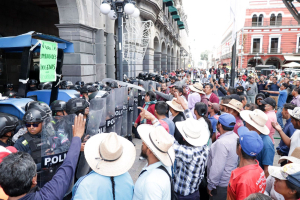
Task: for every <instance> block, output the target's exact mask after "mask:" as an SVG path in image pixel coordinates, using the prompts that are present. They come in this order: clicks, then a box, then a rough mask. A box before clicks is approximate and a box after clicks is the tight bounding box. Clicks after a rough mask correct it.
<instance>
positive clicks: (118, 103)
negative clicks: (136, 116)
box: [114, 87, 125, 135]
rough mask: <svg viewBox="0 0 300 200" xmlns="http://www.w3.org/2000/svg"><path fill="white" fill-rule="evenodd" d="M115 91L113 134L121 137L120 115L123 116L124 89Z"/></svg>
mask: <svg viewBox="0 0 300 200" xmlns="http://www.w3.org/2000/svg"><path fill="white" fill-rule="evenodd" d="M114 91H115V132H116V133H117V134H118V135H121V128H122V115H123V101H124V93H125V88H124V87H121V88H116V89H114Z"/></svg>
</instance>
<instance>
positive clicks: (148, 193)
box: [133, 109, 175, 200]
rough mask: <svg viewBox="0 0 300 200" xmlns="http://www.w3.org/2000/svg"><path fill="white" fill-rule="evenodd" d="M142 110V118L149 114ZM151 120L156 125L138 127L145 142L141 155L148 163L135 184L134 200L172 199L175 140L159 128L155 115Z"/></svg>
mask: <svg viewBox="0 0 300 200" xmlns="http://www.w3.org/2000/svg"><path fill="white" fill-rule="evenodd" d="M141 110H142V112H141V116H143V117H145V113H148V114H149V112H148V111H146V110H144V109H141ZM150 115H152V114H151V113H150ZM145 118H146V119H148V118H147V117H145ZM149 119H152V122H153V123H154V124H155V125H148V124H143V125H140V126H139V127H138V133H139V135H140V137H141V139H142V140H143V144H142V154H141V155H142V156H144V157H145V158H146V159H147V161H148V163H147V165H146V166H145V167H144V168H143V170H142V172H141V173H140V175H139V178H138V179H137V181H136V183H135V187H134V196H133V200H138V199H140V200H145V199H149V200H150V199H155V200H156V199H157V200H164V199H171V193H172V191H171V174H172V172H171V166H172V165H173V163H174V160H175V152H174V148H173V146H172V145H173V143H174V138H173V137H172V136H171V135H170V134H169V133H168V132H167V131H166V130H165V129H164V128H163V127H162V126H160V125H158V126H157V124H156V123H158V124H159V122H158V120H157V119H156V118H155V117H154V116H153V115H152V118H149Z"/></svg>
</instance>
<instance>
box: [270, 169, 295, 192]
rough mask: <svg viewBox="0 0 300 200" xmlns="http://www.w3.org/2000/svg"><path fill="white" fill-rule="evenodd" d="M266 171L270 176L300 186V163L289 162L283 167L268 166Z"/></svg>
mask: <svg viewBox="0 0 300 200" xmlns="http://www.w3.org/2000/svg"><path fill="white" fill-rule="evenodd" d="M268 171H269V173H270V175H271V176H273V177H275V178H278V179H280V180H286V181H289V182H290V183H292V184H294V185H295V186H297V187H300V164H296V163H290V164H286V165H284V166H283V167H275V166H269V168H268Z"/></svg>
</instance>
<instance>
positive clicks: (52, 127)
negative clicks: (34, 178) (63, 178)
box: [37, 115, 75, 187]
mask: <svg viewBox="0 0 300 200" xmlns="http://www.w3.org/2000/svg"><path fill="white" fill-rule="evenodd" d="M74 119H75V115H67V116H58V117H54V118H53V119H52V118H51V119H50V118H48V119H46V120H45V121H44V123H43V128H42V132H41V143H40V144H37V146H39V145H40V146H41V162H40V163H37V166H38V170H37V171H38V172H37V173H38V185H39V187H42V186H43V185H45V183H47V182H48V181H50V180H51V178H52V177H53V176H54V174H55V173H56V170H57V169H58V168H59V167H60V166H61V164H62V163H63V161H64V159H65V157H66V155H67V152H68V150H69V148H70V144H71V140H72V137H73V131H72V125H73V124H74ZM39 166H40V167H39Z"/></svg>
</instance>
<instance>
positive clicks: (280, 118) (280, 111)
mask: <svg viewBox="0 0 300 200" xmlns="http://www.w3.org/2000/svg"><path fill="white" fill-rule="evenodd" d="M276 117H277V122H278V124H279V125H280V126H281V128H283V121H282V107H278V109H277V113H276Z"/></svg>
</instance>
